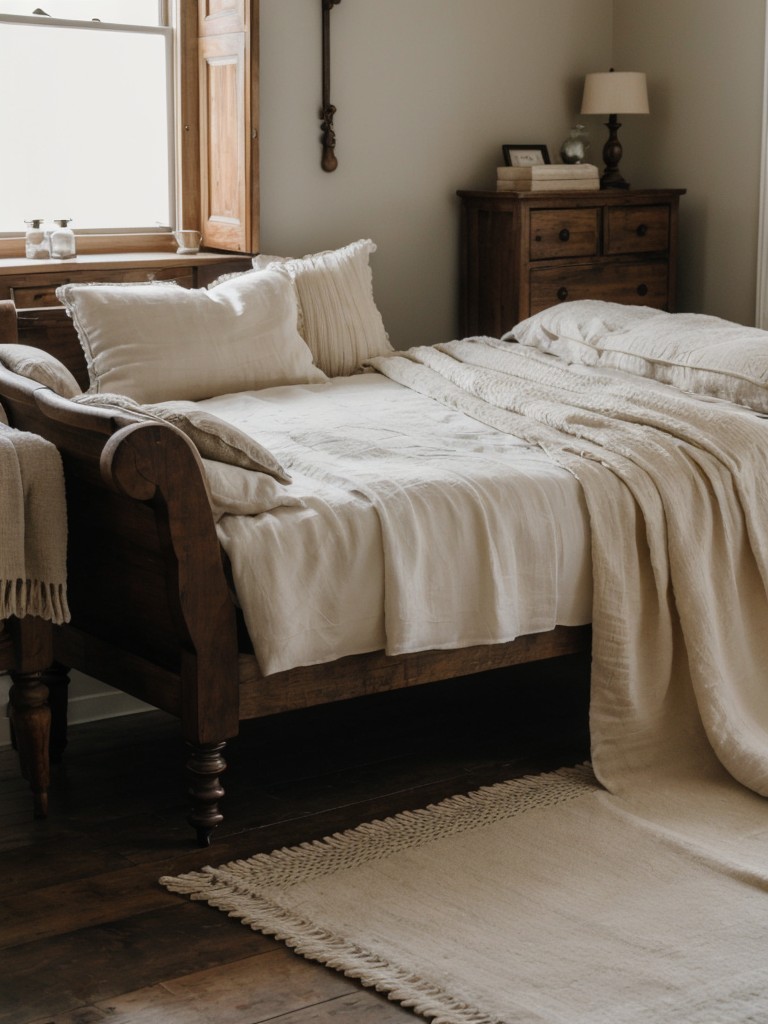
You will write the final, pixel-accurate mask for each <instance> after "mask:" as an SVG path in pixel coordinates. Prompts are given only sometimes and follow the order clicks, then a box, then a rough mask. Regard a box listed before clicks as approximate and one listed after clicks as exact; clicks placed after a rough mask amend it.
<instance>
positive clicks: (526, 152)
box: [501, 143, 552, 167]
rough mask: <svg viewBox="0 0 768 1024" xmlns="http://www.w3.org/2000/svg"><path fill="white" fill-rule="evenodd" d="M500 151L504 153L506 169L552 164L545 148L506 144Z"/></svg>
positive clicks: (535, 145) (532, 145) (536, 145)
mask: <svg viewBox="0 0 768 1024" xmlns="http://www.w3.org/2000/svg"><path fill="white" fill-rule="evenodd" d="M501 149H502V152H503V153H504V163H505V164H506V166H507V167H533V166H534V165H537V164H549V163H552V161H551V160H550V159H549V150H548V149H547V147H546V146H542V145H538V144H531V145H517V144H516V143H508V144H505V145H503V146H502V147H501Z"/></svg>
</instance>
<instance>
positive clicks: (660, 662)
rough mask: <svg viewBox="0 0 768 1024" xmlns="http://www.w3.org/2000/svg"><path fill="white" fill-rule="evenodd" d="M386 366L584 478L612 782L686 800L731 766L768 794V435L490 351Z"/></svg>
mask: <svg viewBox="0 0 768 1024" xmlns="http://www.w3.org/2000/svg"><path fill="white" fill-rule="evenodd" d="M372 362H373V365H374V366H375V367H376V369H377V370H379V372H381V373H384V374H386V375H387V376H388V377H391V378H392V379H394V380H397V381H399V382H400V383H403V384H405V385H407V386H408V387H411V388H415V389H416V390H418V391H420V392H422V393H423V394H427V395H429V396H430V397H432V398H434V399H435V400H437V401H439V402H442V403H444V404H445V405H449V406H451V407H453V408H457V409H461V410H462V411H463V412H465V413H466V414H467V415H469V416H472V417H475V418H477V419H479V420H482V421H483V422H485V423H489V424H491V425H492V426H495V427H497V428H498V429H500V430H504V431H507V432H508V433H510V434H514V435H515V436H517V437H520V438H523V439H524V440H526V441H529V442H531V443H533V444H537V445H540V446H541V447H542V448H543V449H544V450H545V451H546V452H547V453H548V454H549V455H550V457H551V458H553V459H554V460H555V461H556V462H558V463H559V464H560V465H562V466H564V467H565V468H567V469H568V470H570V471H571V472H572V473H573V474H574V476H576V477H577V478H578V480H579V481H580V483H581V486H582V489H583V491H584V495H585V499H586V502H587V507H588V509H589V515H590V523H591V534H592V566H593V616H592V623H593V625H592V690H591V702H590V727H591V742H592V763H593V766H594V769H595V772H596V774H597V777H598V779H599V780H600V781H601V782H602V783H603V785H605V786H606V788H607V789H609V790H610V791H611V792H613V793H617V794H632V793H634V792H635V791H636V790H637V789H638V788H639V789H642V790H648V789H650V790H653V788H654V787H655V786H670V785H682V786H683V787H684V786H685V785H686V784H687V783H692V784H693V783H695V782H697V781H700V780H701V779H702V778H704V777H706V776H710V777H718V776H719V774H720V765H722V766H724V767H725V769H726V770H727V771H728V772H729V773H730V774H731V775H732V776H733V777H734V778H735V779H737V780H738V781H739V782H741V783H743V784H744V785H745V786H748V787H749V788H750V789H753V790H754V791H755V792H757V793H760V794H762V795H763V796H768V699H767V698H766V693H767V692H768V690H767V689H766V666H768V629H766V623H768V516H766V509H767V508H768V422H766V421H765V420H764V419H761V418H759V417H757V416H755V415H754V414H751V413H749V412H748V411H746V410H741V409H739V408H737V407H735V406H730V405H727V404H723V403H715V402H707V401H704V400H702V399H701V398H695V397H692V396H689V395H687V394H685V393H683V392H680V391H677V390H675V389H674V388H671V387H666V386H664V385H657V384H653V383H651V382H649V381H646V380H641V379H637V378H632V377H631V376H629V375H625V374H620V375H619V374H616V373H611V372H610V371H609V372H599V371H596V370H594V369H585V368H583V367H578V366H569V365H567V364H564V363H562V362H560V361H557V360H554V359H553V358H552V357H550V356H547V355H542V354H540V353H538V352H536V351H533V350H530V349H527V348H524V347H523V346H519V345H509V344H508V343H506V342H500V341H494V340H493V339H465V340H461V341H454V342H449V343H447V344H444V345H437V346H435V347H434V348H428V347H420V348H415V349H411V350H409V351H408V352H406V353H402V354H396V355H393V356H390V357H379V358H377V359H375V360H373V361H372Z"/></svg>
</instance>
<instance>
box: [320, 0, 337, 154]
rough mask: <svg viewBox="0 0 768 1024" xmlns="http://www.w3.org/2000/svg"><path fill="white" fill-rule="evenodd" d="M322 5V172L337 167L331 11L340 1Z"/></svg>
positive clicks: (326, 1)
mask: <svg viewBox="0 0 768 1024" xmlns="http://www.w3.org/2000/svg"><path fill="white" fill-rule="evenodd" d="M321 3H322V5H323V105H322V108H321V110H320V117H321V121H320V127H321V129H322V136H321V139H320V141H321V142H322V145H323V156H322V159H321V161H320V166H321V167H322V168H323V170H324V171H335V170H336V168H337V167H338V165H339V161H338V160H337V159H336V153H335V150H336V132H335V131H334V128H333V115H334V114H335V113H336V107H334V105H333V104H332V103H331V11H332V10H333V8H334V7H335V6H336V4H340V3H341V0H321Z"/></svg>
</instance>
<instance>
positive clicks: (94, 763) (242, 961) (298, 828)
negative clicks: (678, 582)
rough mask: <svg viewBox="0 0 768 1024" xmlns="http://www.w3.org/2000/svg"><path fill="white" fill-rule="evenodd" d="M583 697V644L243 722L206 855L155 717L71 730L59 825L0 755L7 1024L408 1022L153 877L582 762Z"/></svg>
mask: <svg viewBox="0 0 768 1024" xmlns="http://www.w3.org/2000/svg"><path fill="white" fill-rule="evenodd" d="M587 703H588V663H587V660H586V659H584V658H577V657H571V658H562V659H557V660H554V661H550V662H541V663H538V664H536V665H526V666H521V667H519V668H517V669H515V670H514V671H511V670H504V671H502V672H497V673H492V674H488V675H486V676H477V677H473V678H469V679H464V680H454V681H451V682H449V683H439V684H434V685H432V686H425V687H421V688H419V689H415V690H410V691H405V692H398V693H392V694H384V695H380V696H376V697H369V698H364V699H361V700H357V701H349V702H346V703H342V704H337V705H332V706H326V707H322V708H316V709H311V710H308V711H301V712H295V713H292V714H290V715H283V716H280V717H276V718H272V719H263V720H260V721H254V722H249V723H244V725H243V727H242V731H241V735H240V736H239V737H238V739H236V740H234V741H232V743H231V744H230V745H229V747H228V761H229V765H230V767H229V770H228V772H227V773H226V775H225V777H224V784H225V787H226V789H227V796H226V798H225V801H224V805H223V809H224V814H225V822H224V824H223V825H222V826H221V828H220V829H219V830H218V831H217V833H216V837H215V839H214V843H213V845H212V846H211V847H210V848H209V849H207V850H199V849H197V848H196V847H195V845H194V836H193V833H192V831H191V829H190V828H189V826H188V825H187V823H186V821H185V815H186V787H185V780H184V771H183V763H184V747H183V744H182V742H181V739H180V737H179V731H178V726H177V723H176V722H175V720H174V719H172V718H170V717H168V716H166V715H164V714H162V713H160V712H151V713H147V714H141V715H134V716H130V717H126V718H121V719H112V720H109V721H103V722H95V723H90V724H88V725H80V726H76V727H73V728H71V729H70V741H69V746H68V749H67V752H66V756H65V760H64V763H63V764H62V765H61V766H59V767H57V768H56V769H55V770H54V777H53V784H52V788H51V793H50V813H49V817H48V819H47V820H46V821H34V820H33V819H32V804H31V797H30V794H29V790H28V787H27V784H26V783H25V782H24V781H23V780H21V779H20V778H19V774H18V765H17V761H16V756H15V754H14V753H13V751H11V750H9V749H3V750H0V878H2V880H3V885H2V894H1V895H0V949H1V950H2V952H1V953H0V958H1V959H0V1024H101V1022H109V1024H263V1022H265V1021H276V1020H277V1021H279V1022H280V1024H330V1022H334V1024H343V1022H349V1024H395V1022H400V1024H408V1022H409V1021H411V1022H413V1021H414V1020H415V1019H416V1018H415V1017H414V1016H413V1015H412V1014H411V1013H410V1012H409V1011H407V1010H404V1009H403V1008H401V1007H399V1006H397V1005H396V1004H394V1003H391V1002H389V1001H388V1000H387V999H386V998H385V997H383V996H381V995H378V994H376V993H374V992H371V991H370V990H367V989H364V988H363V987H362V986H360V985H359V984H357V983H356V982H355V981H352V980H351V979H348V978H345V977H343V976H342V975H340V974H336V973H335V972H333V971H330V970H328V969H326V968H324V967H320V966H318V965H316V964H312V963H310V962H308V961H306V960H303V959H302V958H300V957H298V956H296V955H295V954H293V953H291V952H290V951H289V950H287V949H286V948H285V947H283V946H282V945H281V944H279V943H276V942H274V941H272V940H271V939H267V938H266V937H264V936H262V935H260V934H259V933H256V932H252V931H251V930H250V929H248V928H245V927H243V925H241V924H240V923H238V922H236V921H234V920H230V919H229V918H227V917H225V916H224V915H223V914H221V913H218V912H216V911H214V910H212V909H211V908H210V907H207V906H205V905H202V904H194V903H191V902H188V901H186V902H185V901H184V900H183V899H181V898H180V897H178V896H174V895H172V894H170V893H168V892H166V891H165V889H163V888H162V887H160V886H159V885H158V883H157V879H158V878H159V876H161V875H164V874H176V873H178V872H181V871H187V870H194V869H196V868H199V867H202V866H203V865H205V864H217V863H222V862H224V861H228V860H232V859H233V858H236V857H248V856H251V855H253V854H255V853H258V852H261V851H269V850H272V849H275V848H277V847H280V846H286V845H293V844H296V843H300V842H303V841H305V840H311V839H316V838H321V837H322V836H324V835H328V834H329V833H332V832H335V831H338V830H340V829H345V828H352V827H354V826H355V825H358V824H360V823H361V822H363V821H367V820H370V819H372V818H377V817H383V816H386V815H390V814H395V813H397V812H398V811H402V810H405V809H407V808H416V807H422V806H424V805H426V804H428V803H430V802H433V801H435V800H440V799H442V798H444V797H446V796H450V795H452V794H453V793H457V792H467V791H469V790H472V789H476V788H477V787H478V786H482V785H487V784H490V783H493V782H497V781H501V780H503V779H506V778H511V777H513V776H518V775H523V774H528V773H532V772H538V771H548V770H551V769H554V768H557V767H560V766H563V765H566V764H575V763H579V762H580V761H583V760H585V759H586V758H587V756H588V723H587Z"/></svg>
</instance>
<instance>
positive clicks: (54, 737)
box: [43, 662, 69, 764]
mask: <svg viewBox="0 0 768 1024" xmlns="http://www.w3.org/2000/svg"><path fill="white" fill-rule="evenodd" d="M43 675H44V678H45V682H46V683H47V685H48V703H49V704H50V706H51V742H50V751H51V763H52V764H60V763H61V761H62V759H63V757H64V751H65V749H66V746H67V711H68V703H69V668H68V667H67V666H66V665H61V664H59V662H54V663H53V665H51V667H50V668H48V669H46V670H45V672H44V673H43Z"/></svg>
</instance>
